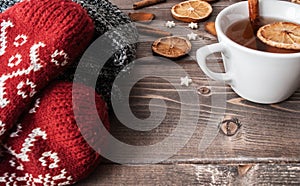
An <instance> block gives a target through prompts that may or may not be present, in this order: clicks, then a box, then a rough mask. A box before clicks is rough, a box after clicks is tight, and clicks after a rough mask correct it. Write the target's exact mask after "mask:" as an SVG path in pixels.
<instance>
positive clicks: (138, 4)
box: [133, 0, 166, 9]
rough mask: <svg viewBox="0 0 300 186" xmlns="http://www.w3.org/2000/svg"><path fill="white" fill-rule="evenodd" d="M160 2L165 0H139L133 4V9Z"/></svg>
mask: <svg viewBox="0 0 300 186" xmlns="http://www.w3.org/2000/svg"><path fill="white" fill-rule="evenodd" d="M162 2H166V0H141V1H139V2H136V3H134V4H133V9H140V8H144V7H146V6H151V5H155V4H158V3H162Z"/></svg>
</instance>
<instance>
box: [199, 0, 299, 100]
mask: <svg viewBox="0 0 300 186" xmlns="http://www.w3.org/2000/svg"><path fill="white" fill-rule="evenodd" d="M259 6H260V15H261V16H264V17H273V18H278V19H284V20H287V21H292V22H295V23H299V24H300V5H298V4H295V3H290V2H284V1H274V0H272V1H271V0H263V1H260V4H259ZM248 16H249V14H248V2H247V1H243V2H239V3H235V4H233V5H230V6H228V7H226V8H225V9H223V10H222V11H221V12H220V13H219V14H218V16H217V18H216V22H215V25H216V31H217V35H218V41H219V42H218V43H215V44H211V45H207V46H204V47H202V48H200V49H198V50H197V62H198V64H199V66H200V68H201V69H202V70H203V72H204V73H205V74H206V75H207V76H209V77H210V78H212V79H214V80H218V81H225V82H226V83H228V84H229V85H230V86H231V88H232V89H233V90H234V91H235V92H236V93H237V94H238V95H240V96H241V97H243V98H245V99H247V100H249V101H253V102H257V103H263V104H271V103H277V102H281V101H283V100H285V99H287V98H288V97H290V96H291V95H292V94H293V93H294V92H295V91H296V90H297V89H298V88H299V85H300V52H299V53H290V54H279V53H269V52H262V51H258V50H253V49H250V48H246V47H244V46H241V45H239V44H237V43H235V42H234V41H232V40H230V39H229V38H228V37H227V36H226V35H225V32H226V29H227V28H228V26H230V25H231V24H232V23H234V22H236V21H238V20H241V19H246V18H248ZM216 52H221V54H222V59H223V63H224V68H225V73H216V72H213V71H211V70H210V69H209V68H208V67H207V64H206V58H207V56H208V55H210V54H213V53H216Z"/></svg>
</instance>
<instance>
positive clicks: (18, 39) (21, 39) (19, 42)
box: [14, 34, 28, 47]
mask: <svg viewBox="0 0 300 186" xmlns="http://www.w3.org/2000/svg"><path fill="white" fill-rule="evenodd" d="M27 38H28V37H27V36H26V35H24V34H21V35H18V36H17V37H16V38H15V42H14V45H15V46H16V47H19V46H22V45H24V44H25V43H26V42H27Z"/></svg>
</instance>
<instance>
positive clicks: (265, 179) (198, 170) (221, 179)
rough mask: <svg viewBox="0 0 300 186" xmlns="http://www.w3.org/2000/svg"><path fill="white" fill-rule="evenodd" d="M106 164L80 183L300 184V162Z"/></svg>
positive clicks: (78, 185)
mask: <svg viewBox="0 0 300 186" xmlns="http://www.w3.org/2000/svg"><path fill="white" fill-rule="evenodd" d="M243 166H244V165H239V164H230V165H222V164H218V165H215V164H210V165H199V164H176V165H139V166H124V165H105V166H100V167H99V168H98V169H97V170H96V171H95V172H94V173H93V174H92V175H91V176H90V177H89V178H88V179H86V180H83V181H82V182H80V183H78V184H77V186H83V185H89V186H95V185H145V186H146V185H149V186H150V185H209V186H210V185H232V186H236V185H283V184H285V185H299V184H300V179H299V178H300V164H289V165H286V164H273V163H270V164H254V165H253V166H252V167H251V168H249V169H248V170H247V172H245V173H244V174H243V175H240V174H239V169H240V167H243Z"/></svg>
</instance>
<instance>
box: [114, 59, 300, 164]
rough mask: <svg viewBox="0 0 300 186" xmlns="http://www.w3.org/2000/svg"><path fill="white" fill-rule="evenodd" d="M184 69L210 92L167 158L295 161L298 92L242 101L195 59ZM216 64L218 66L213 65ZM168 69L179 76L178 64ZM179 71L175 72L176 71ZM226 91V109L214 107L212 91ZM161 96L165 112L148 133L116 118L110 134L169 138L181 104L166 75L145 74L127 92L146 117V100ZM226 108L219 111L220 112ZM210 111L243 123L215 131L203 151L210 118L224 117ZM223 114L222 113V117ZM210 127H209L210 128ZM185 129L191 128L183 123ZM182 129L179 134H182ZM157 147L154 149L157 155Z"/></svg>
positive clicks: (135, 139) (139, 139)
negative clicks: (231, 131)
mask: <svg viewBox="0 0 300 186" xmlns="http://www.w3.org/2000/svg"><path fill="white" fill-rule="evenodd" d="M179 64H180V65H181V66H182V68H183V69H185V70H186V72H187V73H188V74H189V76H190V77H191V78H192V79H193V84H192V85H191V87H193V88H194V89H195V90H196V89H197V88H198V87H209V88H210V89H211V92H210V95H201V94H199V101H200V105H199V108H197V109H198V112H199V115H200V117H199V118H193V117H197V116H191V120H198V119H199V120H198V125H197V129H196V131H195V133H194V135H193V136H192V138H191V140H190V141H189V143H187V144H186V146H185V147H184V148H183V149H182V150H181V151H179V152H178V153H177V154H176V155H175V156H174V157H173V158H172V159H170V160H168V161H167V162H189V161H192V162H196V163H203V162H211V161H213V162H230V161H240V162H244V161H256V160H257V159H259V160H260V161H263V162H268V161H276V162H279V161H283V160H286V161H299V158H300V157H299V153H300V146H299V145H297V144H299V143H300V139H299V132H300V128H299V123H300V122H299V119H300V115H299V112H300V107H299V106H298V107H297V106H293V107H292V106H289V105H297V103H299V101H300V97H299V96H300V94H299V92H297V93H296V94H295V95H294V96H293V97H291V98H290V99H289V100H288V101H286V102H282V103H279V104H274V105H261V104H255V103H251V102H249V101H245V100H243V99H241V98H240V97H238V96H237V95H236V94H235V93H234V92H233V91H232V90H231V89H230V88H229V87H227V86H224V85H220V83H217V82H214V81H209V80H208V78H207V77H206V76H205V75H203V73H202V72H201V71H200V69H199V68H198V67H197V64H196V63H195V62H193V61H190V62H188V61H186V62H182V63H179ZM214 68H216V69H217V68H218V65H216V64H215V66H214ZM155 70H157V66H156V65H155V62H154V65H148V66H147V68H146V70H145V71H142V72H140V73H142V74H145V75H146V74H149V75H151V72H153V71H155ZM169 70H170V71H172V72H173V73H172V74H175V75H173V76H172V75H169V76H168V77H167V78H169V79H173V80H176V79H177V80H178V84H179V83H180V77H178V76H176V74H177V73H176V69H172V68H170V69H169ZM178 73H179V72H178ZM191 87H186V88H185V87H182V89H181V91H190V88H191ZM222 94H225V96H226V100H224V101H225V103H224V104H225V106H226V107H224V108H219V109H214V105H212V103H211V101H212V99H213V96H217V95H222ZM155 98H160V99H161V100H163V101H165V102H166V105H167V108H168V112H167V114H166V116H165V120H164V121H163V122H162V123H161V125H160V127H159V128H158V129H157V130H153V131H150V132H138V131H133V130H130V129H128V128H126V127H125V126H124V125H122V124H119V123H118V122H115V123H114V130H113V135H114V136H116V137H117V138H118V139H120V140H121V141H123V142H126V143H128V144H134V145H145V144H153V143H157V142H159V141H161V140H163V139H164V138H166V137H168V136H169V135H170V134H171V133H172V130H174V128H176V126H177V124H178V120H179V114H180V113H181V112H182V110H181V107H180V106H181V104H185V103H183V102H182V101H181V100H180V98H179V97H178V95H177V93H176V90H175V89H174V88H173V87H172V86H171V85H170V84H169V83H168V82H166V81H165V80H161V79H157V78H147V79H145V80H142V81H140V82H139V83H138V84H137V85H136V86H135V88H133V90H132V94H131V108H132V112H133V113H134V114H135V115H136V116H137V117H138V118H147V117H149V115H150V113H149V109H148V107H149V100H151V99H155ZM222 110H223V111H224V112H225V113H224V114H223V116H222V112H221V111H222ZM211 115H216V116H219V118H223V117H224V118H225V117H228V116H229V117H232V118H236V119H238V120H239V122H241V124H242V126H241V128H240V129H239V131H238V132H237V134H236V135H234V136H230V137H229V136H226V135H225V134H223V132H222V131H220V130H215V131H213V132H214V133H215V134H212V135H215V139H214V141H213V142H212V144H211V145H210V146H209V148H208V149H207V150H206V151H205V152H201V151H200V150H199V148H198V145H199V143H200V141H201V139H202V137H203V133H204V130H206V129H207V127H208V128H209V127H210V126H207V123H208V122H209V121H212V122H213V124H214V125H219V123H221V121H222V120H213V119H211V118H210V116H211ZM221 116H222V117H221ZM212 129H213V127H212ZM186 130H189V128H188V127H187V128H186ZM184 135H185V133H182V137H184ZM159 153H160V152H157V155H159Z"/></svg>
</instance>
